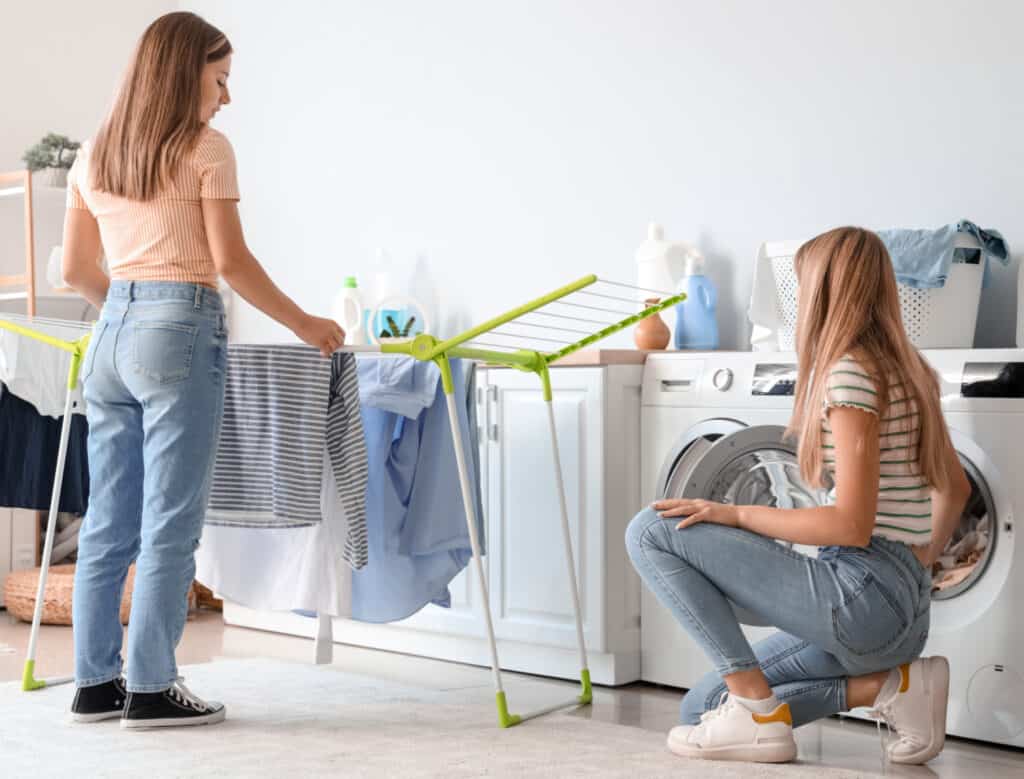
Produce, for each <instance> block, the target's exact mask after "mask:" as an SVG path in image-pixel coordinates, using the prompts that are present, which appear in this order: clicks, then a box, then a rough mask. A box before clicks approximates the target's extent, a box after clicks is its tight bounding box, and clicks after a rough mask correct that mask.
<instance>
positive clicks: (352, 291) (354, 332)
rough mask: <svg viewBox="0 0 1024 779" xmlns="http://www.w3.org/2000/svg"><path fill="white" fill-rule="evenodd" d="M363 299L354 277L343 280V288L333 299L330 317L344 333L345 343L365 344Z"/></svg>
mask: <svg viewBox="0 0 1024 779" xmlns="http://www.w3.org/2000/svg"><path fill="white" fill-rule="evenodd" d="M363 311H364V306H363V298H362V296H361V295H360V294H359V289H358V287H357V286H356V279H355V276H348V277H346V279H345V286H343V287H342V288H341V291H340V292H339V293H338V294H337V296H335V298H334V305H333V306H332V308H331V315H332V317H333V319H334V321H335V322H337V323H338V324H339V325H341V327H342V329H343V330H344V331H345V343H347V344H350V345H359V344H365V343H366V331H365V330H364V325H363Z"/></svg>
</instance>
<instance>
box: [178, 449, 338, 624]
mask: <svg viewBox="0 0 1024 779" xmlns="http://www.w3.org/2000/svg"><path fill="white" fill-rule="evenodd" d="M321 484H322V487H321V492H320V504H321V509H322V512H323V521H322V522H318V523H316V524H315V525H310V526H306V527H297V528H249V527H230V526H221V525H207V526H206V527H204V528H203V540H202V542H201V543H200V545H199V549H198V550H197V551H196V579H198V580H199V581H200V582H202V583H203V584H205V585H206V586H207V587H209V588H210V589H211V590H213V591H214V593H216V594H217V595H218V596H219V597H223V598H227V599H228V600H231V601H234V602H235V603H239V604H241V605H243V606H248V607H249V608H252V609H261V610H268V611H311V612H316V613H317V614H327V615H330V616H334V617H348V616H351V614H352V569H351V568H350V567H349V565H348V564H347V563H346V562H345V561H344V559H343V558H342V552H343V551H344V549H345V540H346V539H347V538H348V520H347V517H346V514H345V508H344V506H342V503H341V499H340V498H339V497H338V490H337V487H336V484H335V480H334V471H333V469H332V468H331V461H330V456H329V455H328V454H327V453H326V452H325V453H324V466H323V475H322V479H321Z"/></svg>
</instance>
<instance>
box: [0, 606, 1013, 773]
mask: <svg viewBox="0 0 1024 779" xmlns="http://www.w3.org/2000/svg"><path fill="white" fill-rule="evenodd" d="M28 632H29V631H28V626H27V625H25V624H23V623H17V622H15V621H14V620H13V619H11V618H10V617H9V616H8V615H7V613H6V612H0V682H6V681H13V680H16V679H20V678H21V671H22V663H23V658H24V652H25V649H26V646H27V644H28ZM226 657H232V658H234V657H271V658H278V659H282V660H294V661H302V662H306V661H309V660H310V659H311V657H312V644H311V642H309V641H307V640H304V639H299V638H294V637H291V636H282V635H276V634H272V633H263V632H260V631H254V630H244V629H239V628H226V627H225V626H224V625H223V624H222V623H221V620H220V615H219V614H215V613H211V612H203V613H201V614H200V615H199V616H198V617H197V618H195V619H193V620H191V621H190V622H189V623H188V626H187V628H186V630H185V637H184V640H183V641H182V645H181V647H180V648H179V653H178V658H179V662H180V663H181V664H182V665H188V664H194V663H207V662H216V661H217V660H218V659H221V658H226ZM334 664H335V665H337V666H338V667H341V668H344V669H345V670H346V671H350V672H354V673H362V674H366V675H368V676H373V677H377V678H381V679H387V680H391V681H395V682H400V683H406V684H411V685H419V686H423V685H427V686H431V687H434V688H436V689H443V690H452V689H464V690H466V694H467V696H475V695H479V696H480V697H482V698H488V699H489V697H490V690H491V675H490V671H489V670H488V669H486V668H477V667H474V666H466V665H459V664H456V663H446V662H442V661H438V660H428V659H424V658H417V657H411V656H408V655H399V654H394V653H389V652H380V651H375V650H370V649H361V648H357V647H348V646H341V645H337V646H336V647H335V652H334ZM36 667H37V676H42V677H44V678H45V676H47V675H58V674H65V673H70V671H71V668H72V661H71V630H70V628H60V627H49V626H44V628H43V630H42V632H41V635H40V640H39V653H38V659H37V662H36ZM504 678H505V682H506V685H505V686H506V689H507V690H508V695H509V700H510V701H513V702H514V701H515V700H516V693H517V691H519V692H520V693H522V694H524V695H525V694H526V693H527V692H528V693H529V696H530V698H531V699H533V698H535V697H536V696H537V694H538V693H539V692H542V691H544V692H546V691H548V690H550V692H551V697H552V700H553V701H557V700H559V699H561V698H563V697H564V696H565V694H566V692H567V691H571V689H572V688H573V687H574V685H572V684H569V683H567V682H562V681H557V680H552V679H546V678H542V677H535V676H529V675H526V674H511V673H510V674H506V675H504ZM199 693H200V694H202V691H201V690H200V691H199ZM569 694H570V695H571V692H570V693H569ZM69 696H70V692H69ZM680 697H681V693H680V692H679V691H678V690H671V689H664V688H659V687H656V686H653V685H648V684H644V683H638V684H632V685H627V686H625V687H619V688H601V687H599V688H596V689H595V694H594V703H593V705H592V706H590V707H585V708H580V709H578V710H576V711H575V712H573V715H574V716H578V717H585V718H592V719H596V720H603V721H606V722H612V723H617V724H620V725H625V726H628V727H636V728H642V729H645V730H651V731H657V732H666V731H667V730H668V729H669V728H670V727H672V726H673V725H675V724H676V722H677V717H678V710H679V699H680ZM0 719H2V713H0ZM797 741H798V742H799V745H800V759H801V761H803V762H805V763H807V762H810V763H821V764H826V765H830V766H835V767H840V768H846V769H851V770H856V771H861V772H863V773H864V774H865V775H868V776H879V775H887V776H898V777H902V776H907V777H928V776H935V777H943V779H961V778H967V779H1010V777H1015V778H1016V779H1022V778H1024V750H1015V749H1008V748H1000V747H994V746H990V745H986V744H981V743H978V742H972V741H965V740H961V739H951V740H949V741H948V742H947V744H946V749H945V751H944V752H943V753H942V755H940V756H939V757H938V758H937V759H936V760H934V761H932V762H931V763H930V764H929V765H928V766H922V767H916V766H915V767H905V766H883V765H882V763H881V759H880V755H881V752H880V748H879V738H878V735H877V733H876V730H875V727H874V726H873V725H869V724H866V723H863V722H859V721H855V720H836V719H830V720H826V721H823V722H820V723H815V724H813V725H808V726H805V727H803V728H800V729H799V730H798V731H797ZM0 772H2V767H0Z"/></svg>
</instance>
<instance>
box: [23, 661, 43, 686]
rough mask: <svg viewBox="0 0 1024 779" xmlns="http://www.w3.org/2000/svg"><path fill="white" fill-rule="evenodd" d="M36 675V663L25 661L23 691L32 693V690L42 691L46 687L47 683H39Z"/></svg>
mask: <svg viewBox="0 0 1024 779" xmlns="http://www.w3.org/2000/svg"><path fill="white" fill-rule="evenodd" d="M35 674H36V661H35V660H26V661H25V672H24V673H23V674H22V675H21V689H22V690H24V691H25V692H32V690H41V689H43V688H44V687H45V686H46V682H43V681H37V680H36V678H35Z"/></svg>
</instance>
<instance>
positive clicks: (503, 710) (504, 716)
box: [495, 692, 523, 728]
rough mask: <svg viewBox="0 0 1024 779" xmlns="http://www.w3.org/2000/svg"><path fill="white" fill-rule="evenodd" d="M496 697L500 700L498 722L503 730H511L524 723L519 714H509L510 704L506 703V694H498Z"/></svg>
mask: <svg viewBox="0 0 1024 779" xmlns="http://www.w3.org/2000/svg"><path fill="white" fill-rule="evenodd" d="M495 697H496V698H497V699H498V722H499V723H500V724H501V726H502V727H503V728H510V727H512V726H513V725H518V724H519V723H520V722H522V721H523V718H522V717H520V716H519V715H518V714H509V713H508V703H506V702H505V693H504V692H499V693H496V695H495Z"/></svg>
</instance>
